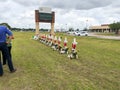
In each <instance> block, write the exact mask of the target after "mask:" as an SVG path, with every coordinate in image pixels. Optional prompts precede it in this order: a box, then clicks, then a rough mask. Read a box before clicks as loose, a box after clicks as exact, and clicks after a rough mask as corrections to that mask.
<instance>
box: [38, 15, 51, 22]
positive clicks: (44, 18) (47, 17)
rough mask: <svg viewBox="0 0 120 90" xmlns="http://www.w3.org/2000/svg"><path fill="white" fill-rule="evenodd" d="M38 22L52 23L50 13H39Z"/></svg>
mask: <svg viewBox="0 0 120 90" xmlns="http://www.w3.org/2000/svg"><path fill="white" fill-rule="evenodd" d="M39 21H41V22H52V13H39Z"/></svg>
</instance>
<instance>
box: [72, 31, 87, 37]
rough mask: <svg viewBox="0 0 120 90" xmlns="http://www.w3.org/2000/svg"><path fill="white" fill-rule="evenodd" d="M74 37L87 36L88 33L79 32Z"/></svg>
mask: <svg viewBox="0 0 120 90" xmlns="http://www.w3.org/2000/svg"><path fill="white" fill-rule="evenodd" d="M74 34H75V35H76V36H88V33H87V32H86V31H79V32H75V33H74Z"/></svg>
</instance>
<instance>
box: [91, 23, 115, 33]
mask: <svg viewBox="0 0 120 90" xmlns="http://www.w3.org/2000/svg"><path fill="white" fill-rule="evenodd" d="M89 31H90V32H114V31H113V30H111V29H110V27H109V24H103V25H101V26H90V27H89Z"/></svg>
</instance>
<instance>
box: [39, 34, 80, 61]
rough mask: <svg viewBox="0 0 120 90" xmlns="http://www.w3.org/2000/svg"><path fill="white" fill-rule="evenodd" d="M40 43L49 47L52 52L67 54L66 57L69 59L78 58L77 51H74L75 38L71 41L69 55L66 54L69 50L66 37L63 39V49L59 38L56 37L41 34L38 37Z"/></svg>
mask: <svg viewBox="0 0 120 90" xmlns="http://www.w3.org/2000/svg"><path fill="white" fill-rule="evenodd" d="M40 41H41V42H42V43H44V44H46V45H48V46H51V48H52V49H53V50H57V51H59V52H60V53H61V54H64V53H66V54H68V57H69V58H70V59H72V58H75V59H76V58H78V55H77V51H76V45H77V42H76V38H74V39H73V42H72V50H71V52H70V53H68V49H69V48H68V47H67V43H68V40H67V38H66V37H65V39H64V43H63V46H64V47H63V48H62V46H61V41H62V40H61V37H58V38H57V36H53V35H45V34H43V35H41V36H40Z"/></svg>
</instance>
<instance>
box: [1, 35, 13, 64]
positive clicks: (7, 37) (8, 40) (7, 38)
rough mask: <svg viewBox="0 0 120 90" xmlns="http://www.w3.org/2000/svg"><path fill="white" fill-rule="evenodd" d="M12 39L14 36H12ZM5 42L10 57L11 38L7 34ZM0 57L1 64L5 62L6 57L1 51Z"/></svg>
mask: <svg viewBox="0 0 120 90" xmlns="http://www.w3.org/2000/svg"><path fill="white" fill-rule="evenodd" d="M12 39H14V37H13V38H12ZM6 44H7V47H8V51H9V54H10V58H11V59H12V54H11V49H12V41H11V39H10V38H9V36H8V35H7V36H6ZM2 58H3V65H5V64H6V57H5V55H4V54H3V53H2Z"/></svg>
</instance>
